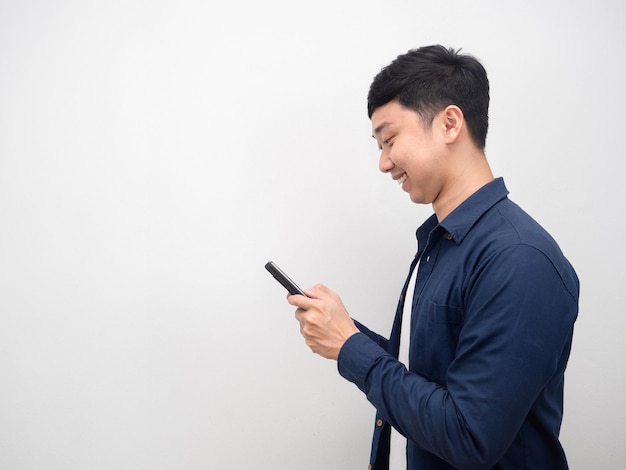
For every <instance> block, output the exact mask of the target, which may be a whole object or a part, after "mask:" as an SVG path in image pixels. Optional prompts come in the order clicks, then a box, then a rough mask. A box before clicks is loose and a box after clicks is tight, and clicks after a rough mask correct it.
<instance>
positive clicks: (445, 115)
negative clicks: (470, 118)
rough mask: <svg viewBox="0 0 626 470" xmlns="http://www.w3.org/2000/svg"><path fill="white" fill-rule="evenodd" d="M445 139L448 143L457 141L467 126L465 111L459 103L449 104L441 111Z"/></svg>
mask: <svg viewBox="0 0 626 470" xmlns="http://www.w3.org/2000/svg"><path fill="white" fill-rule="evenodd" d="M441 117H442V120H443V121H442V126H443V130H444V140H445V142H446V143H447V144H451V143H453V142H455V141H456V140H457V139H458V138H459V135H460V134H461V131H462V130H463V129H464V127H465V117H464V116H463V111H461V108H459V107H458V106H457V105H454V104H451V105H449V106H447V107H446V108H445V109H444V110H443V112H442V113H441Z"/></svg>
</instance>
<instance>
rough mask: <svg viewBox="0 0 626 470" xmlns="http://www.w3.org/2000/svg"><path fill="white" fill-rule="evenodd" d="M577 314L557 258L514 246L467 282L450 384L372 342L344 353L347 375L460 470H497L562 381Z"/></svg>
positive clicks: (358, 342)
mask: <svg viewBox="0 0 626 470" xmlns="http://www.w3.org/2000/svg"><path fill="white" fill-rule="evenodd" d="M576 312H577V299H576V298H575V297H574V296H572V293H571V289H570V288H569V286H567V285H566V284H565V283H564V281H563V279H562V278H561V276H560V274H559V272H558V270H557V269H556V268H555V267H554V265H553V264H552V263H551V261H550V259H549V258H548V257H546V256H545V255H544V254H543V253H542V252H540V251H538V250H537V249H535V248H533V247H531V246H527V245H515V246H513V247H509V248H507V249H504V250H502V251H501V252H500V253H498V254H496V255H495V256H493V257H492V258H491V259H490V260H489V262H488V263H486V265H485V266H483V267H482V269H481V271H480V273H477V274H475V275H474V276H473V277H472V279H471V280H470V282H469V283H468V286H467V293H466V295H465V304H464V321H463V326H462V328H461V330H460V333H459V340H458V347H457V352H456V356H455V358H454V359H453V361H452V362H451V364H450V365H449V367H448V369H447V373H446V376H445V382H444V383H437V382H435V381H433V380H430V379H429V378H428V377H425V376H423V375H420V374H418V373H415V372H409V371H407V370H406V368H405V367H404V365H403V364H401V363H400V362H398V361H397V360H396V359H394V358H393V357H392V356H390V355H388V354H387V353H386V352H385V351H384V350H383V349H382V348H380V347H379V346H378V345H376V344H375V343H374V342H373V341H371V340H370V339H369V338H368V337H367V336H366V335H364V334H357V335H353V336H352V337H351V338H350V339H349V340H348V341H347V342H346V343H345V344H344V346H343V348H342V349H341V351H340V354H339V357H338V369H339V372H340V374H341V375H342V376H343V377H345V378H346V379H347V380H349V381H351V382H353V383H354V384H355V385H357V387H359V389H361V390H362V391H363V392H364V393H365V394H366V396H367V398H368V400H369V401H370V402H371V403H372V404H373V405H374V406H375V407H376V409H377V410H378V411H379V413H380V414H381V415H382V416H384V417H386V419H387V420H388V421H389V422H390V423H391V424H392V425H393V426H394V427H395V428H396V429H397V430H398V431H399V432H401V433H402V434H403V435H405V436H406V437H407V438H409V439H411V440H413V441H414V442H416V443H418V444H419V445H420V446H421V447H423V448H424V449H426V450H428V451H430V452H432V453H434V454H435V455H438V456H439V457H441V458H443V459H444V460H446V461H448V462H450V463H451V464H452V465H455V466H460V467H462V468H468V469H471V468H489V467H491V466H493V465H494V464H495V463H497V461H498V460H499V459H500V458H501V456H502V455H504V453H505V452H506V450H507V449H508V447H509V446H510V445H511V443H512V441H513V439H514V438H515V436H516V435H517V433H518V432H519V430H520V428H521V426H522V424H523V422H524V420H525V419H526V417H527V415H528V414H529V410H530V409H531V407H532V406H533V403H534V402H535V401H536V400H537V398H538V396H539V395H540V394H541V393H542V391H543V390H544V389H545V388H546V387H547V386H548V384H549V383H550V382H551V381H553V380H562V374H563V371H564V369H565V364H566V362H567V356H568V354H569V344H570V342H571V335H572V328H573V322H574V319H575V316H576ZM419 347H420V345H419V344H411V349H413V348H419ZM555 378H556V379H555ZM555 400H558V398H555ZM554 407H555V408H557V409H558V408H559V407H558V404H557V403H555V404H554ZM559 419H560V417H559Z"/></svg>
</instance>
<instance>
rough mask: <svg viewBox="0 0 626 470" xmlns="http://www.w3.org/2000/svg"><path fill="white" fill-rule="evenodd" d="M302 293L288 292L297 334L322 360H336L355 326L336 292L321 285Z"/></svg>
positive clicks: (355, 330) (355, 328) (354, 331)
mask: <svg viewBox="0 0 626 470" xmlns="http://www.w3.org/2000/svg"><path fill="white" fill-rule="evenodd" d="M304 293H305V294H306V295H307V296H306V297H305V296H303V295H289V296H287V301H288V302H289V303H290V304H291V305H293V306H294V307H298V309H297V310H296V320H298V322H300V333H301V334H302V336H304V340H305V342H306V344H307V346H308V347H310V348H311V350H312V351H313V352H314V353H316V354H319V355H320V356H322V357H325V358H326V359H335V360H336V359H337V357H338V356H339V351H340V349H341V347H342V346H343V344H344V343H345V342H346V340H347V339H348V338H349V337H350V336H352V335H353V334H355V333H358V332H359V329H358V328H357V327H356V325H355V324H354V321H352V318H350V315H348V312H347V310H346V308H345V307H344V305H343V302H342V301H341V298H340V297H339V295H337V294H336V293H335V292H333V291H332V290H330V289H329V288H328V287H326V286H323V285H321V284H318V285H316V286H315V287H313V288H311V289H306V290H305V291H304Z"/></svg>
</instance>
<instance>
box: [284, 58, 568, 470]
mask: <svg viewBox="0 0 626 470" xmlns="http://www.w3.org/2000/svg"><path fill="white" fill-rule="evenodd" d="M488 106H489V82H488V80H487V74H486V72H485V69H484V68H483V66H482V65H481V64H480V63H479V62H478V61H477V60H476V59H475V58H473V57H471V56H467V55H461V54H459V53H457V52H455V51H454V50H451V49H446V48H444V47H442V46H428V47H423V48H420V49H416V50H412V51H409V52H408V53H406V54H404V55H401V56H399V57H398V58H397V59H396V60H395V61H393V62H392V63H391V64H390V65H389V66H387V67H386V68H384V69H383V70H382V71H381V72H380V73H379V74H378V75H377V76H376V77H375V79H374V81H373V83H372V85H371V88H370V92H369V96H368V113H369V116H370V118H371V122H372V129H373V135H374V138H375V139H376V141H377V143H378V146H379V148H380V152H381V153H380V170H381V171H382V172H384V173H388V174H389V175H390V176H391V177H392V178H393V179H394V180H395V181H397V182H398V183H399V184H401V186H402V189H403V190H404V191H406V192H407V193H408V194H409V196H410V198H411V200H412V201H413V202H415V203H419V204H432V207H433V210H434V215H433V216H432V217H430V218H429V219H428V220H426V222H425V223H424V224H423V225H422V226H421V227H420V228H419V229H418V230H417V241H418V250H417V254H416V256H415V259H414V260H413V262H412V264H411V272H412V274H410V275H409V279H407V282H406V283H405V285H404V288H403V290H402V294H401V298H400V302H399V305H398V308H397V312H396V317H395V320H394V324H393V328H392V331H391V336H390V338H389V339H386V338H383V337H382V336H379V335H378V334H376V333H374V332H372V331H370V330H369V329H367V328H366V327H365V326H363V325H362V324H360V323H358V322H355V321H353V320H352V319H351V318H350V316H349V315H348V313H347V311H346V309H345V307H344V306H343V304H342V302H341V299H340V298H339V296H338V295H337V294H336V293H334V292H333V291H331V290H330V289H328V288H327V287H325V286H323V285H317V286H315V287H313V288H311V289H307V290H306V291H305V293H306V296H302V295H291V296H289V297H288V301H289V303H290V304H292V305H294V306H295V307H297V310H296V318H297V320H298V321H299V322H300V329H301V333H302V335H303V336H304V338H305V340H306V344H307V345H308V346H309V347H310V348H311V349H312V350H313V351H314V352H316V353H318V354H320V355H322V356H323V357H326V358H329V359H336V360H337V362H338V369H339V372H340V374H341V375H342V376H343V377H345V378H346V379H347V380H349V381H351V382H353V383H354V384H356V385H357V386H358V387H359V389H361V390H362V391H363V392H364V393H365V395H366V396H367V399H368V400H369V401H370V402H371V403H372V404H373V405H374V406H375V407H376V410H377V418H376V427H375V432H374V439H373V443H372V454H371V460H370V468H373V469H375V470H380V469H387V468H389V460H388V459H389V448H390V444H389V442H390V434H391V433H392V429H393V432H394V442H396V440H397V438H398V437H399V436H400V437H401V436H404V437H402V439H405V440H404V442H403V443H404V445H405V446H406V465H407V468H408V469H418V468H419V469H428V470H432V469H451V468H462V469H487V468H500V469H518V468H519V469H551V470H555V469H564V468H567V460H566V458H565V454H564V452H563V449H562V447H561V445H560V443H559V430H560V425H561V419H562V414H563V375H564V371H565V367H566V364H567V360H568V357H569V352H570V347H571V341H572V332H573V325H574V321H575V319H576V316H577V312H578V292H579V285H578V279H577V277H576V274H575V272H574V270H573V268H572V267H571V265H570V264H569V263H568V261H567V260H566V259H565V257H564V256H563V254H562V253H561V251H560V249H559V247H558V246H557V244H556V242H555V241H554V240H553V239H552V238H551V237H550V235H549V234H548V233H547V232H546V231H545V230H544V229H543V228H541V227H540V226H539V225H538V224H537V223H536V222H535V221H534V220H533V219H532V218H531V217H530V216H528V215H527V214H526V213H525V212H523V211H522V210H521V209H520V208H519V207H518V206H517V205H515V204H514V203H513V202H512V201H511V200H509V199H508V197H507V194H508V191H507V189H506V187H505V185H504V182H503V180H502V179H501V178H498V179H494V176H493V174H492V172H491V170H490V167H489V164H488V162H487V160H486V158H485V154H484V147H485V140H486V135H487V125H488V120H487V113H488ZM413 268H415V269H413ZM409 285H410V286H411V287H410V288H409ZM413 285H414V287H413ZM405 297H406V298H407V299H408V300H409V302H406V305H405V302H404V299H405ZM406 347H408V357H405V358H404V359H403V358H402V356H400V359H398V354H399V352H401V351H402V349H403V348H406ZM403 361H404V363H403ZM396 432H397V434H396ZM403 453H404V452H403ZM403 458H404V455H403Z"/></svg>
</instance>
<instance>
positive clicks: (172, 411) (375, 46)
mask: <svg viewBox="0 0 626 470" xmlns="http://www.w3.org/2000/svg"><path fill="white" fill-rule="evenodd" d="M625 27H626V3H624V2H621V1H618V0H604V1H590V0H584V1H582V0H579V1H571V0H568V1H565V0H561V1H553V2H548V1H545V0H541V1H539V0H532V1H525V2H515V3H514V2H496V1H495V0H494V1H491V2H487V1H477V0H473V1H471V2H469V1H465V0H463V1H460V0H458V1H457V0H451V1H448V2H417V1H407V0H388V1H380V0H376V1H372V0H358V1H356V0H353V1H341V0H316V1H315V2H307V3H303V2H293V1H286V0H269V1H264V2H256V1H251V0H249V1H240V2H237V1H232V2H202V1H190V0H187V1H185V0H183V1H176V2H174V1H165V0H152V1H139V0H127V1H119V0H118V1H115V0H114V1H111V0H108V1H106V2H105V1H99V2H89V1H79V0H75V1H43V0H40V1H33V0H20V1H9V0H3V1H1V2H0V468H2V469H4V470H26V469H44V468H45V469H64V470H67V469H94V470H96V469H107V470H108V469H112V468H115V469H201V468H202V469H204V468H220V469H249V468H257V469H259V468H260V469H298V470H308V469H354V468H365V467H366V465H367V462H368V455H369V447H370V436H371V431H372V429H373V426H374V423H373V417H374V410H373V408H372V407H371V405H369V403H368V402H367V401H366V400H365V398H364V397H363V396H362V394H361V393H360V392H359V391H358V390H357V389H356V387H354V386H353V385H352V384H350V383H348V382H346V381H344V380H343V379H342V378H341V377H340V376H339V375H338V374H337V372H336V365H335V363H334V362H330V361H326V360H324V359H322V358H320V357H318V356H315V355H313V354H312V353H311V352H310V351H309V350H308V348H307V347H306V346H305V345H304V343H303V341H302V339H301V337H300V335H299V330H298V326H297V323H296V322H295V320H293V309H292V308H291V307H290V306H288V305H287V304H286V302H285V293H284V291H283V290H282V288H281V287H280V286H279V285H278V284H276V283H275V281H274V280H273V279H272V278H271V277H270V276H269V275H268V273H267V272H266V271H265V270H264V268H263V265H264V264H265V262H266V261H268V260H270V259H273V260H274V261H276V262H277V263H278V264H279V265H280V266H281V267H283V268H284V269H285V270H286V271H288V273H289V274H290V275H291V276H292V277H293V278H294V279H295V280H296V281H297V282H298V283H299V284H301V285H303V286H309V285H312V284H313V283H316V282H324V283H326V284H327V285H329V286H330V287H331V288H333V289H335V290H337V291H338V292H340V293H341V295H342V297H343V299H344V302H345V304H346V305H347V307H348V309H349V311H350V313H351V314H352V315H353V316H354V317H357V318H359V319H360V320H362V321H363V322H364V323H366V324H367V325H368V326H370V327H372V328H373V329H376V330H378V331H380V332H381V333H385V334H387V332H388V331H389V329H390V326H391V321H392V316H393V312H394V310H395V304H396V299H397V295H398V294H399V291H400V287H401V284H402V282H403V280H404V277H405V274H406V272H407V269H408V264H409V261H410V258H411V256H412V254H413V252H414V250H415V240H414V230H415V228H416V227H417V226H418V225H420V224H421V222H422V221H423V220H424V219H425V218H426V217H428V216H429V215H430V213H431V209H430V208H429V207H420V206H415V205H413V204H411V202H410V201H409V199H408V197H407V195H406V194H404V193H403V192H402V191H401V190H400V189H399V188H398V187H397V185H395V184H394V183H393V182H392V181H391V180H390V178H389V177H388V176H387V175H382V174H380V173H379V172H378V169H377V165H378V153H377V149H376V144H375V142H374V140H373V139H372V138H371V137H370V134H371V129H370V123H369V120H368V119H367V115H366V96H367V91H368V87H369V84H370V82H371V79H372V78H373V77H374V75H375V74H376V73H377V72H378V71H379V70H380V68H381V67H383V66H385V65H387V64H388V63H389V62H390V61H391V60H392V59H393V58H395V57H396V56H397V55H398V54H401V53H404V52H406V51H407V50H408V49H411V48H414V47H418V46H421V45H426V44H431V43H442V44H444V45H446V46H452V47H455V48H463V50H464V51H465V52H468V53H472V54H475V55H476V56H478V57H479V58H480V59H481V60H482V62H483V63H484V65H485V66H486V68H487V70H488V73H489V77H490V80H491V96H492V105H491V110H490V123H491V124H490V132H489V136H488V140H487V155H488V159H489V160H490V162H491V164H492V167H493V169H494V172H495V173H496V175H498V176H500V175H502V176H504V177H505V181H506V183H507V185H508V187H509V190H510V191H511V198H512V199H513V200H515V201H516V202H518V203H519V204H520V205H522V207H524V208H525V209H526V210H527V211H528V212H530V213H531V214H532V215H533V216H534V217H535V218H536V219H537V220H538V221H539V222H540V223H542V224H543V225H544V226H545V227H546V228H547V229H548V230H549V231H550V232H551V233H552V234H553V235H554V237H555V238H556V239H557V240H558V241H559V243H560V244H561V247H562V249H563V250H564V252H565V253H566V255H567V256H568V258H569V259H570V261H571V262H572V263H573V264H574V266H575V267H576V269H577V271H578V274H579V276H580V279H581V284H582V295H581V301H580V316H579V320H578V323H577V327H576V332H575V338H574V346H573V351H572V356H571V360H570V365H569V369H568V371H567V374H566V381H567V383H566V395H565V418H564V422H563V428H562V440H563V444H564V446H565V448H566V451H567V453H568V455H569V459H570V464H571V467H572V468H573V469H587V468H622V467H624V466H625V465H626V450H625V449H626V447H625V446H624V440H625V438H626V431H625V425H624V421H625V418H626V398H625V395H624V390H625V388H626V383H625V373H624V370H625V363H626V359H625V356H626V342H625V341H624V339H623V336H624V331H625V329H626V315H625V313H626V312H625V308H624V304H625V303H624V300H623V299H624V286H623V283H624V275H623V269H624V263H625V262H626V259H625V253H624V251H625V250H624V248H623V246H624V242H623V241H622V240H621V238H620V237H621V236H622V235H623V234H624V233H625V232H626V227H625V224H624V216H623V210H624V202H625V197H624V196H625V190H624V186H623V181H624V174H625V172H624V158H625V157H626V152H625V150H626V144H625V142H624V135H625V131H624V110H625V109H626V94H625V92H624V83H626V71H625V60H624V58H625V57H626V33H625V31H626V28H625Z"/></svg>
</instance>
